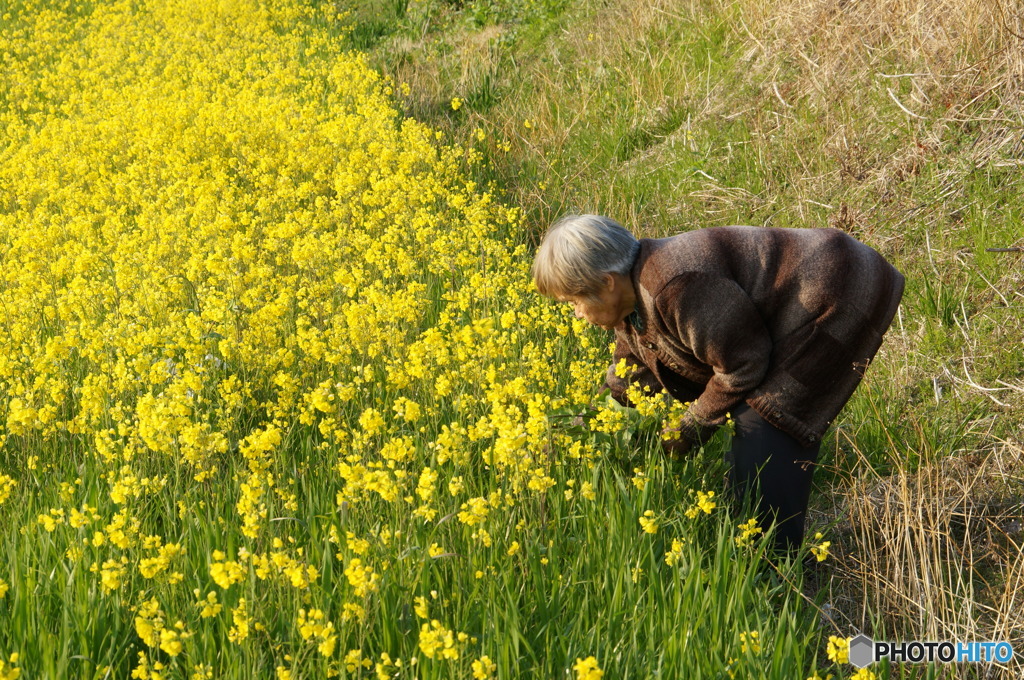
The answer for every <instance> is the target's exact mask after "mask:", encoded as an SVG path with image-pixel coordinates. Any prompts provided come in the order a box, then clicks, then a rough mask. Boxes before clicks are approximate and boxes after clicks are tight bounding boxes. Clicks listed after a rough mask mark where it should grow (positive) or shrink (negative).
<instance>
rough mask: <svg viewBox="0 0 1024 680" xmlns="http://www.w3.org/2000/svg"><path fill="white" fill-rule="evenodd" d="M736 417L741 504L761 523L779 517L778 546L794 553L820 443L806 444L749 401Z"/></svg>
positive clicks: (733, 474) (735, 466)
mask: <svg viewBox="0 0 1024 680" xmlns="http://www.w3.org/2000/svg"><path fill="white" fill-rule="evenodd" d="M732 418H733V421H734V422H735V424H736V433H735V435H733V439H732V449H731V451H730V454H731V456H730V457H731V458H732V469H731V471H730V473H729V485H730V486H731V487H732V491H733V493H734V494H735V497H736V499H737V501H738V503H739V505H740V506H741V507H742V506H743V504H744V503H748V504H749V506H748V507H753V508H754V509H755V511H756V512H757V518H758V523H759V524H760V525H761V526H762V527H764V528H766V529H767V528H768V526H769V525H771V524H772V523H773V522H774V523H775V548H776V550H777V551H778V552H789V553H793V552H795V551H796V550H797V549H799V547H800V544H801V543H802V541H803V537H804V519H805V516H806V514H807V501H808V499H809V498H810V496H811V481H812V479H813V477H814V468H815V462H816V461H817V459H818V449H819V444H817V443H815V444H814V445H812V446H803V445H802V444H801V443H800V442H799V441H797V440H796V439H795V438H793V437H791V436H790V435H788V434H786V433H785V432H783V431H782V430H780V429H778V428H777V427H775V426H774V425H771V424H770V423H768V422H767V421H766V420H765V419H764V418H762V417H761V416H760V415H758V413H757V411H755V410H754V409H752V408H750V406H748V405H747V404H745V403H744V404H740V405H739V406H738V407H737V408H736V409H735V410H734V411H733V413H732Z"/></svg>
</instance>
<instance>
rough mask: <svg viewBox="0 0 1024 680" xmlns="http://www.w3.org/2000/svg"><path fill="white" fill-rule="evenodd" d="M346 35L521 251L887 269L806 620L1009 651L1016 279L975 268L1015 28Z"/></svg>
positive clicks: (529, 21)
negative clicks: (434, 130) (842, 242)
mask: <svg viewBox="0 0 1024 680" xmlns="http://www.w3.org/2000/svg"><path fill="white" fill-rule="evenodd" d="M641 5H642V6H641ZM352 24H353V26H354V31H353V34H352V37H351V42H352V44H353V46H354V47H356V48H359V49H364V50H367V51H368V52H369V54H370V55H371V59H372V61H373V63H374V64H375V65H376V66H377V67H378V68H380V69H381V70H382V71H383V72H385V73H387V74H389V75H391V76H392V77H393V78H394V79H395V81H396V83H408V84H409V85H410V89H409V94H406V95H403V96H401V97H400V99H401V101H402V102H403V103H404V106H405V109H406V112H407V113H408V114H409V115H413V116H415V117H417V118H419V119H422V120H425V121H427V122H429V123H430V124H432V125H434V126H436V127H438V128H440V129H443V130H445V131H447V132H448V134H449V136H450V137H451V138H452V139H454V140H461V139H468V138H470V136H471V135H474V134H475V131H476V130H478V129H479V130H483V131H484V132H486V133H487V134H488V136H489V139H490V141H489V143H488V144H487V145H485V146H488V148H489V160H490V161H491V165H490V166H489V167H488V168H487V169H486V170H485V171H484V172H483V176H482V178H481V179H484V180H491V181H493V182H495V185H496V186H497V187H498V189H499V190H500V191H501V192H502V193H503V194H504V195H505V196H507V200H508V201H510V202H512V203H515V204H518V205H521V206H522V207H523V208H524V210H525V211H526V214H527V215H528V217H529V219H528V224H529V226H530V229H531V231H530V232H529V233H528V234H526V235H525V238H527V239H528V240H530V241H531V242H534V243H535V242H536V240H537V239H538V238H539V235H540V234H541V233H542V232H543V229H544V228H545V226H546V225H547V224H548V223H549V222H550V221H551V220H552V219H554V218H555V217H557V216H558V215H560V214H562V213H564V212H569V211H579V212H600V213H605V214H610V215H613V216H615V217H616V218H618V219H620V220H621V221H623V222H624V223H626V224H627V225H630V226H632V227H634V228H635V229H636V230H637V231H638V232H639V233H640V234H642V235H647V236H660V235H665V234H670V233H673V232H676V231H680V230H685V229H691V228H696V227H703V226H712V225H718V224H729V223H747V224H761V225H773V226H787V227H798V226H826V225H828V226H834V227H839V228H841V229H844V230H846V231H848V232H850V233H852V234H853V235H855V236H856V237H858V238H860V239H862V240H864V241H866V242H868V243H870V244H871V245H873V246H874V247H876V248H877V249H878V250H880V251H881V252H882V253H884V254H885V255H886V256H887V257H889V258H890V259H891V260H892V261H893V262H894V263H895V264H896V265H897V266H898V267H899V268H900V269H901V270H902V271H903V272H904V273H905V274H906V275H907V279H908V287H907V293H906V296H905V298H904V305H903V308H902V310H901V313H900V317H899V319H898V322H897V324H896V325H895V326H894V328H893V330H892V331H891V332H890V333H889V335H888V337H887V342H886V345H885V346H884V348H883V350H882V352H881V354H880V356H879V358H878V360H877V362H876V364H875V366H874V367H873V370H872V372H871V374H870V378H869V380H867V381H866V383H865V385H864V386H863V387H862V388H861V389H860V390H859V391H858V394H857V395H855V397H854V399H853V400H852V401H851V403H850V405H849V407H848V408H847V409H846V411H845V412H844V415H843V416H841V418H840V420H839V422H838V423H837V427H836V429H835V435H834V436H833V437H831V438H830V440H829V441H828V442H827V443H826V446H825V450H826V455H825V458H824V461H823V462H824V463H825V474H822V475H821V476H820V477H819V487H820V490H821V491H822V493H819V494H817V495H816V497H815V498H814V500H813V501H812V506H813V510H814V511H815V520H816V522H817V523H819V524H824V523H827V522H830V521H834V522H836V523H837V525H838V527H839V528H840V529H841V530H842V531H843V534H842V536H843V538H842V545H841V546H839V547H840V555H841V564H840V565H839V566H838V567H837V568H836V570H835V572H834V573H833V574H831V578H829V579H827V580H826V582H824V583H823V584H822V588H824V590H823V591H822V592H824V593H826V595H825V596H823V597H824V598H825V599H828V601H829V602H830V603H833V604H834V605H835V607H836V609H835V610H834V611H838V612H839V613H840V614H841V615H842V619H844V625H846V627H847V629H848V630H849V631H851V633H852V631H854V630H860V629H867V630H869V632H870V631H872V630H873V631H874V632H875V633H876V634H880V633H881V632H882V631H889V632H890V633H891V634H893V635H896V634H901V635H905V636H908V637H909V636H912V635H914V634H916V635H922V636H926V637H927V636H928V635H931V637H933V638H934V637H938V636H947V637H948V636H959V637H961V638H964V637H971V636H973V637H978V638H980V637H986V636H988V637H995V638H999V637H1005V636H1012V635H1013V634H1014V633H1012V631H1014V630H1016V631H1017V632H1016V633H1015V634H1016V635H1017V636H1018V639H1017V640H1016V642H1017V643H1018V648H1020V644H1021V643H1022V642H1024V640H1022V639H1020V638H1019V636H1020V632H1019V631H1020V630H1021V625H1020V623H1021V620H1020V614H1019V613H1018V610H1019V607H1018V606H1017V604H1016V599H1015V595H1014V593H1015V591H1016V589H1017V586H1018V584H1019V583H1020V579H1021V577H1022V575H1021V569H1020V562H1019V559H1018V556H1019V552H1020V544H1021V542H1022V536H1021V535H1020V531H1019V529H1017V528H1016V527H1019V522H1016V523H1015V520H1016V518H1018V517H1019V516H1020V514H1021V505H1020V498H1021V489H1020V485H1019V482H1015V481H1014V479H1015V476H1016V478H1019V472H1020V469H1021V462H1022V459H1021V456H1022V448H1021V447H1022V443H1021V439H1020V434H1019V423H1020V422H1022V421H1024V352H1021V338H1022V337H1024V313H1022V305H1024V293H1022V290H1024V274H1022V266H1021V265H1022V262H1024V254H1022V253H1021V252H1019V251H1018V252H999V253H990V252H986V248H994V247H1020V246H1024V226H1022V222H1021V211H1022V208H1021V205H1020V196H1021V191H1022V189H1024V179H1022V175H1021V172H1020V169H1021V165H1022V164H1024V160H1022V159H1024V139H1022V128H1024V118H1022V104H1021V94H1022V93H1021V78H1022V75H1024V64H1022V60H1021V57H1020V54H1021V49H1020V48H1021V40H1020V38H1019V37H1017V36H1019V35H1020V34H1021V33H1022V32H1024V31H1022V30H1021V26H1022V19H1021V17H1020V16H1016V17H1015V16H1014V15H1013V14H1012V12H1011V11H1010V10H1009V9H1008V8H1004V7H1002V6H1000V5H998V4H996V3H980V2H979V3H969V4H968V5H963V6H961V5H959V4H958V5H956V7H954V6H952V5H949V4H948V3H943V2H939V1H935V0H932V1H924V0H922V1H919V2H916V3H915V2H909V1H907V2H897V3H886V4H884V5H883V3H881V2H860V3H850V4H849V5H839V6H837V5H835V4H834V3H825V2H812V1H808V0H798V1H797V2H788V3H779V4H776V5H775V6H774V7H773V9H770V10H764V9H760V8H758V7H757V6H756V3H752V2H738V3H720V2H715V1H713V0H711V1H708V2H690V3H675V2H667V1H665V0H661V1H656V2H653V3H632V2H626V1H623V0H610V1H606V2H592V1H588V0H580V1H577V2H570V1H567V0H547V1H539V2H534V1H532V0H507V1H506V0H493V1H491V2H487V1H484V0H478V1H477V2H474V3H469V2H466V3H464V4H459V3H427V2H408V3H404V2H403V3H397V4H396V3H394V2H388V3H373V2H370V3H366V4H363V5H362V6H361V7H360V8H359V9H357V10H355V11H354V12H353V15H352ZM453 97H459V98H461V99H463V100H465V104H464V105H463V106H462V107H461V108H459V109H458V110H457V111H455V110H453V108H452V106H451V105H450V102H451V99H452V98H453ZM832 492H834V493H832ZM978 619H980V623H979V622H978V621H977V620H978Z"/></svg>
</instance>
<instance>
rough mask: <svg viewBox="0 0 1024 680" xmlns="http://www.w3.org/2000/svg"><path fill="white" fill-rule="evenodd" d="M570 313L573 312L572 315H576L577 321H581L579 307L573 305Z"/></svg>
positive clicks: (581, 314)
mask: <svg viewBox="0 0 1024 680" xmlns="http://www.w3.org/2000/svg"><path fill="white" fill-rule="evenodd" d="M572 311H573V314H575V315H576V318H577V319H582V318H583V312H581V311H580V308H579V307H577V306H575V305H573V308H572Z"/></svg>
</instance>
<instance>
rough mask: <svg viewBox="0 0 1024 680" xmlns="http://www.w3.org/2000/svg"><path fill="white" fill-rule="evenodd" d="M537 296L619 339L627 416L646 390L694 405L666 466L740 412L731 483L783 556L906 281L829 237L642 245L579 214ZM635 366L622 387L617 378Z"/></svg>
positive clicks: (727, 236) (550, 244) (714, 236)
mask: <svg viewBox="0 0 1024 680" xmlns="http://www.w3.org/2000/svg"><path fill="white" fill-rule="evenodd" d="M533 275H534V280H535V282H536V284H537V289H538V290H539V291H540V292H541V294H543V295H545V296H548V297H551V298H554V299H557V300H561V301H566V302H569V303H570V304H572V306H573V307H574V309H575V312H576V316H577V317H579V318H583V319H586V320H587V321H588V322H590V323H591V324H594V325H596V326H600V327H602V328H604V329H607V330H614V331H615V354H614V360H613V362H612V367H611V368H609V370H608V373H607V377H606V381H605V387H606V388H608V389H610V390H611V394H612V396H614V397H615V399H616V400H618V401H619V402H620V403H623V404H624V405H629V402H628V398H627V396H626V390H627V388H628V387H629V385H630V384H631V383H634V382H639V383H640V385H641V386H643V387H649V388H651V389H652V390H653V391H655V392H660V391H661V390H662V389H664V390H665V391H666V392H667V393H668V394H669V395H671V396H672V397H673V398H675V399H678V400H680V401H684V402H691V404H690V406H689V409H688V411H687V412H686V415H685V416H684V417H683V418H682V421H681V422H679V423H677V424H675V426H674V428H673V430H674V431H673V432H672V433H671V434H672V436H673V437H674V439H673V440H670V441H668V442H666V449H667V450H668V451H669V453H671V454H675V455H681V454H684V453H686V452H687V451H689V450H690V449H691V448H692V447H694V446H695V445H699V444H700V443H701V442H703V441H705V440H706V439H707V438H708V437H709V436H710V434H711V433H712V432H713V431H714V429H715V428H717V427H718V426H719V425H722V424H723V423H724V422H725V421H726V417H727V415H729V414H730V413H731V416H732V419H733V421H734V423H735V434H734V437H733V439H732V459H733V464H732V471H731V475H730V478H731V485H732V486H733V489H734V491H735V493H736V495H737V497H738V498H740V499H743V498H745V497H746V496H747V495H748V493H750V492H751V491H752V490H753V489H754V488H755V487H756V488H757V489H758V490H759V491H758V493H756V495H755V499H756V500H755V502H756V504H757V508H758V515H759V517H760V519H761V522H762V526H767V524H768V523H770V522H773V521H774V522H775V523H776V534H775V536H776V545H777V547H779V548H784V549H788V550H793V549H795V548H798V547H799V546H800V544H801V542H802V540H803V532H804V515H805V513H806V510H807V502H808V498H809V496H810V489H811V480H812V477H813V474H814V464H815V461H816V459H817V456H818V447H819V443H820V440H821V437H822V435H823V434H824V433H825V430H826V429H827V428H828V426H829V424H830V423H831V422H832V420H833V419H834V418H835V417H836V415H837V414H838V413H839V411H840V409H842V407H843V405H844V404H845V403H846V401H847V400H848V399H849V398H850V395H851V394H852V393H853V390H854V388H856V387H857V384H858V383H859V382H860V380H861V378H862V377H863V375H864V370H865V369H866V368H867V365H868V363H869V362H870V361H871V359H872V357H874V355H875V352H876V351H877V350H878V348H879V346H880V344H881V342H882V335H883V334H884V333H885V331H886V329H888V327H889V324H890V323H891V322H892V319H893V316H894V315H895V314H896V309H897V307H898V305H899V302H900V298H901V297H902V294H903V284H904V281H903V276H902V275H901V274H900V273H899V272H898V271H896V269H895V268H893V267H892V265H890V264H889V263H888V262H886V261H885V259H883V258H882V256H881V255H879V254H878V253H877V252H875V251H874V250H872V249H871V248H869V247H868V246H866V245H864V244H862V243H860V242H858V241H856V240H854V239H853V238H852V237H850V236H848V235H847V234H845V233H843V232H841V231H838V230H835V229H776V228H764V227H743V226H731V227H712V228H707V229H698V230H696V231H691V232H686V233H683V234H679V235H677V236H673V237H670V238H663V239H639V240H637V239H636V238H635V237H634V236H633V235H632V234H631V233H629V232H628V231H627V230H626V229H625V228H623V227H622V226H621V225H620V224H618V223H617V222H615V221H614V220H612V219H609V218H607V217H601V216H597V215H579V216H569V217H565V218H563V219H561V220H560V221H558V222H557V223H555V224H554V225H553V226H552V227H551V229H550V230H549V231H548V233H547V234H546V235H545V237H544V241H543V243H541V246H540V248H539V250H538V252H537V256H536V259H535V261H534V266H533ZM622 359H625V360H626V363H627V366H628V367H629V368H630V370H629V372H628V374H627V377H626V378H625V379H623V378H620V377H619V376H618V375H617V374H616V371H615V366H616V365H617V364H618V363H619V362H620V360H622Z"/></svg>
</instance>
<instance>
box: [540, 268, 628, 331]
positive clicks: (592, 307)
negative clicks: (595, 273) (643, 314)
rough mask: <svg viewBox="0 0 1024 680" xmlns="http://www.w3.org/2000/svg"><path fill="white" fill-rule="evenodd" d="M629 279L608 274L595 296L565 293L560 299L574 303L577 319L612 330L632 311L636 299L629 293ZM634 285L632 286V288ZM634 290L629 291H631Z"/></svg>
mask: <svg viewBox="0 0 1024 680" xmlns="http://www.w3.org/2000/svg"><path fill="white" fill-rule="evenodd" d="M628 283H629V279H627V278H626V277H623V276H619V275H616V276H614V277H613V275H610V274H608V275H606V278H605V285H603V286H602V287H601V288H600V289H598V291H597V293H596V294H595V295H594V296H593V297H585V296H581V295H563V296H559V298H558V299H559V300H561V301H563V302H568V303H569V304H570V305H572V308H573V311H574V312H575V313H576V318H577V319H584V320H585V321H587V322H588V323H590V324H592V325H594V326H600V327H601V328H603V329H605V330H606V331H610V330H612V329H613V328H615V327H616V326H618V325H619V324H620V323H621V322H622V320H623V319H625V318H626V317H627V316H628V315H629V313H630V312H631V311H633V303H634V299H633V297H632V295H628V294H627V291H626V284H628ZM631 288H632V286H630V289H631ZM631 292H632V290H630V291H629V293H631ZM627 298H628V299H627Z"/></svg>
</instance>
